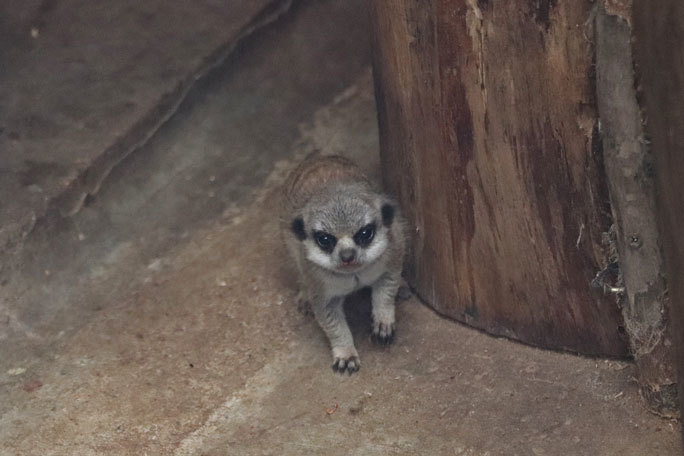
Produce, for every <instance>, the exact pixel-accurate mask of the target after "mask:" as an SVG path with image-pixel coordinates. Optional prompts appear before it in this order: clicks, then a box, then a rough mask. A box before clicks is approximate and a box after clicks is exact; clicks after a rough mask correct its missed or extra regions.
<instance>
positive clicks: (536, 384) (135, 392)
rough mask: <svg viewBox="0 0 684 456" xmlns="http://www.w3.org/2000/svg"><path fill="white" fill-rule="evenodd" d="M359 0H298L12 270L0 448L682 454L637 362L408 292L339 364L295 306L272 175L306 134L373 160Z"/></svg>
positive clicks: (328, 149)
mask: <svg viewBox="0 0 684 456" xmlns="http://www.w3.org/2000/svg"><path fill="white" fill-rule="evenodd" d="M362 6H363V2H362V0H350V1H348V2H338V1H332V0H326V1H303V2H296V4H295V6H294V7H293V9H292V10H291V11H290V12H289V13H288V14H287V15H286V16H285V17H283V18H282V19H281V20H279V21H278V22H277V23H276V24H274V25H272V26H269V27H268V28H266V29H264V30H262V31H260V32H259V33H258V34H255V35H254V36H252V37H250V38H249V39H248V40H246V41H245V42H244V43H243V44H241V46H240V47H239V48H238V49H237V50H236V52H235V53H234V55H233V56H231V58H230V59H228V61H227V62H226V63H225V64H224V65H223V66H221V67H220V68H218V69H216V70H215V71H214V72H213V73H212V74H211V75H210V76H209V77H207V78H205V79H203V80H202V81H200V82H199V83H198V84H197V86H196V87H195V88H194V89H193V92H192V93H191V95H190V96H189V97H188V100H187V101H186V102H185V103H184V104H183V105H182V106H181V108H180V110H179V111H178V112H177V113H176V115H175V116H174V117H173V118H172V119H170V120H169V122H167V123H166V124H165V125H164V126H163V127H162V128H161V129H160V131H159V132H157V134H156V135H155V136H154V137H153V138H152V139H151V140H150V141H149V142H148V143H147V144H146V145H145V146H144V147H143V148H142V149H141V150H139V151H137V152H136V153H135V154H133V155H131V156H130V157H128V158H127V159H126V160H125V161H124V162H123V163H122V164H121V165H119V166H117V167H116V168H115V169H114V171H113V172H112V174H111V175H110V177H109V178H108V179H107V181H105V183H104V185H103V187H102V189H101V191H100V192H99V193H97V194H96V195H95V196H94V197H91V198H89V199H88V200H87V201H86V205H85V207H84V208H83V209H82V210H81V211H80V212H78V213H77V214H75V215H74V216H72V217H69V218H65V219H61V220H59V221H55V220H51V221H50V223H47V222H46V223H44V224H42V225H41V224H39V225H38V226H37V227H36V229H35V230H34V233H33V234H32V236H31V237H30V238H29V239H28V240H27V243H26V246H25V248H24V249H23V251H22V253H21V255H22V256H21V258H20V259H21V261H20V264H21V265H22V266H21V267H20V268H17V269H16V270H14V271H12V274H11V275H10V276H8V277H7V278H6V279H5V280H4V282H3V285H2V288H1V289H0V290H2V301H1V304H0V316H2V319H1V320H2V321H0V350H1V353H2V354H3V355H2V357H0V398H1V399H0V442H1V445H0V455H8V456H9V455H150V456H151V455H288V456H289V455H317V454H325V455H338V454H339V455H349V454H352V455H376V454H377V455H379V454H383V455H384V454H394V455H416V454H426V455H473V456H475V455H477V456H480V455H482V456H484V455H489V456H495V455H503V456H512V455H521V456H522V455H549V456H557V455H619V456H642V455H662V456H669V455H678V454H681V447H680V442H679V432H680V430H679V424H678V423H677V422H674V421H670V420H664V419H662V418H659V417H657V416H654V415H652V414H650V413H648V412H647V411H646V409H645V408H644V407H643V403H642V400H641V398H640V397H639V394H638V390H637V387H636V384H635V382H634V379H633V374H634V368H633V365H632V364H630V363H628V362H622V361H615V360H602V359H587V358H583V357H578V356H573V355H571V354H562V353H554V352H548V351H543V350H538V349H535V348H531V347H527V346H523V345H520V344H517V343H514V342H511V341H508V340H504V339H497V338H493V337H490V336H488V335H486V334H483V333H481V332H478V331H475V330H472V329H470V328H467V327H464V326H462V325H460V324H457V323H454V322H452V321H448V320H445V319H443V318H441V317H439V316H437V315H436V314H435V313H434V312H432V311H431V310H430V309H429V308H428V307H426V306H425V305H424V304H422V303H421V302H419V301H417V300H416V299H415V298H411V299H408V300H406V301H403V302H401V303H400V304H399V307H398V339H397V342H396V343H395V344H394V345H393V346H391V347H388V348H381V347H377V346H375V345H373V344H372V342H371V341H370V340H369V335H370V333H369V325H370V317H369V303H368V296H365V295H363V294H361V295H359V296H357V297H354V298H353V299H351V300H350V301H349V302H348V303H347V304H348V306H347V310H348V316H349V319H350V322H351V324H352V329H353V332H354V335H355V339H356V341H357V347H358V349H359V353H360V356H361V361H362V368H361V370H360V372H359V373H358V374H356V375H354V376H351V377H347V376H340V375H336V374H334V373H333V372H332V370H331V369H330V364H331V359H330V354H329V350H328V347H327V342H326V340H325V337H324V335H323V334H322V332H321V331H320V329H319V328H318V327H317V325H316V323H315V322H314V321H313V320H312V319H311V318H310V317H306V316H304V315H301V314H299V313H298V312H297V311H296V305H295V303H294V296H295V293H296V290H295V289H294V278H293V275H292V274H293V271H292V267H291V265H290V264H289V263H288V262H287V258H286V255H285V252H284V249H283V247H282V246H281V245H280V243H279V241H278V239H279V238H278V234H277V229H276V228H277V219H276V217H275V216H274V213H275V212H276V210H277V207H276V206H275V203H274V202H275V201H276V198H275V196H276V195H277V192H278V185H279V183H280V182H282V180H283V178H284V176H285V175H286V173H287V171H288V170H289V169H291V168H292V167H293V166H294V165H295V164H296V163H297V161H298V160H299V159H301V157H303V156H304V155H306V154H307V153H309V152H311V151H313V150H320V151H322V152H323V153H341V154H345V155H347V156H350V157H352V158H354V159H355V160H357V161H358V162H359V163H360V164H361V165H362V166H363V167H364V168H365V169H366V170H367V171H368V172H369V174H371V175H373V176H375V177H376V178H377V176H378V174H379V165H378V145H377V142H378V138H377V126H376V119H375V106H374V100H373V88H372V78H371V74H370V68H369V61H370V57H369V55H370V54H369V49H368V41H367V34H366V33H367V25H368V24H367V22H366V19H365V16H364V15H363V14H360V11H362V10H363V8H362Z"/></svg>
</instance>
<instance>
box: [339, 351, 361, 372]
mask: <svg viewBox="0 0 684 456" xmlns="http://www.w3.org/2000/svg"><path fill="white" fill-rule="evenodd" d="M359 369H361V361H360V360H359V357H358V356H350V357H349V358H335V362H334V363H333V365H332V370H334V371H335V372H337V373H339V374H344V373H345V372H346V373H347V374H349V375H351V374H353V373H354V372H358V371H359Z"/></svg>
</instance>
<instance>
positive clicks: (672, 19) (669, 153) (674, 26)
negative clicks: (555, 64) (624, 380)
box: [633, 0, 684, 402]
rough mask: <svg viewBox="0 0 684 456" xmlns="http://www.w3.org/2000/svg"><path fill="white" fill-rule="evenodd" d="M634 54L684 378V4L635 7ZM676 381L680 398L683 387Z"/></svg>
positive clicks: (662, 0)
mask: <svg viewBox="0 0 684 456" xmlns="http://www.w3.org/2000/svg"><path fill="white" fill-rule="evenodd" d="M633 17H634V32H633V34H634V51H635V52H634V56H635V62H636V66H637V74H638V75H639V80H640V82H641V86H642V98H643V100H644V107H645V110H646V118H647V122H646V130H647V132H648V133H649V136H650V139H651V151H652V153H653V155H654V157H655V181H656V200H657V203H658V212H659V217H658V221H659V226H660V235H661V238H662V244H663V252H664V259H665V264H666V271H667V285H668V293H669V298H670V303H671V304H670V309H671V318H672V323H673V330H672V336H673V342H674V345H675V347H676V348H677V351H678V357H677V362H676V364H677V367H678V374H679V378H680V379H681V378H684V229H682V227H683V226H684V198H683V197H682V195H684V178H683V175H684V128H683V126H684V48H682V43H683V42H684V3H683V2H682V1H681V0H651V1H649V2H635V4H634V14H633ZM682 383H684V382H681V381H679V382H678V384H679V399H680V402H681V401H682V399H684V386H683V385H682Z"/></svg>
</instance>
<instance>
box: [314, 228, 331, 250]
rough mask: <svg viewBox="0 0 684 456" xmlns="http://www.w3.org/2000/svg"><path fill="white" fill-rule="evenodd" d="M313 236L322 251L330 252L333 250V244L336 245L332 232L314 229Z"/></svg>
mask: <svg viewBox="0 0 684 456" xmlns="http://www.w3.org/2000/svg"><path fill="white" fill-rule="evenodd" d="M313 238H314V240H315V241H316V244H318V247H320V249H321V250H323V251H324V252H328V253H331V252H332V251H333V250H335V245H337V238H336V237H335V236H333V235H332V234H328V233H326V232H325V231H314V232H313Z"/></svg>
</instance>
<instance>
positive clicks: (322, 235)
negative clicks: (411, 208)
mask: <svg viewBox="0 0 684 456" xmlns="http://www.w3.org/2000/svg"><path fill="white" fill-rule="evenodd" d="M350 193H353V192H349V189H338V190H337V191H333V192H330V193H328V194H327V195H321V197H319V198H315V199H313V200H312V201H310V202H309V203H308V204H307V205H306V206H305V207H304V208H303V210H302V212H301V214H300V215H298V216H296V217H295V218H294V219H293V220H292V225H291V228H292V233H293V234H294V236H295V237H296V238H297V240H299V241H300V243H301V245H302V248H303V249H304V252H305V256H306V258H307V259H308V260H309V261H311V262H312V263H314V264H316V265H318V266H320V267H322V268H324V269H327V270H329V271H332V272H336V273H342V274H352V273H355V272H358V271H360V270H362V269H364V268H365V267H366V266H368V265H370V264H372V263H373V262H375V261H376V260H377V259H378V258H380V257H381V256H382V255H383V253H385V251H386V250H387V248H388V246H389V245H390V242H391V236H390V235H389V233H390V227H391V225H392V222H393V220H394V212H395V208H394V204H393V203H392V202H390V201H388V200H387V198H385V197H383V196H381V195H377V194H366V195H360V196H350Z"/></svg>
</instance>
